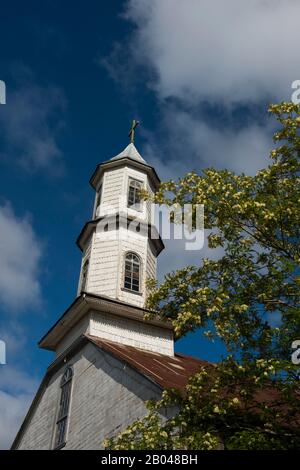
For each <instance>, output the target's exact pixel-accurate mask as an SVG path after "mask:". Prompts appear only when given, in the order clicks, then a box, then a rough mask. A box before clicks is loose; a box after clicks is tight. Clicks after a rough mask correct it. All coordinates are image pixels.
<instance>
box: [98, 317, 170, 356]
mask: <svg viewBox="0 0 300 470" xmlns="http://www.w3.org/2000/svg"><path fill="white" fill-rule="evenodd" d="M90 334H91V335H94V336H98V337H99V338H103V339H107V340H109V341H113V342H115V343H122V344H126V345H128V346H134V347H135V348H139V349H145V350H147V351H153V352H157V353H160V354H166V355H168V356H173V355H174V342H173V332H172V331H170V330H167V329H166V328H159V327H157V326H154V325H149V324H146V323H142V322H138V321H135V320H130V319H128V318H121V317H117V316H116V315H115V316H113V315H111V314H105V313H100V312H93V313H92V317H91V326H90Z"/></svg>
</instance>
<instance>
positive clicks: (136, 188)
mask: <svg viewBox="0 0 300 470" xmlns="http://www.w3.org/2000/svg"><path fill="white" fill-rule="evenodd" d="M141 189H142V183H141V182H140V181H137V180H134V179H130V180H129V187H128V207H133V208H134V209H136V210H138V211H140V210H141V196H140V190H141Z"/></svg>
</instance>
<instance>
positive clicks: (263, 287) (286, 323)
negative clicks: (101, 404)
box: [107, 103, 300, 450]
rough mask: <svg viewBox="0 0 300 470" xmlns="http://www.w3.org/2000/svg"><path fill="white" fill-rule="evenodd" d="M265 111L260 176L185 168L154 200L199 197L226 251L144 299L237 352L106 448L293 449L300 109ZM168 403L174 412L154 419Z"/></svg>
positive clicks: (178, 329) (194, 200) (287, 106)
mask: <svg viewBox="0 0 300 470" xmlns="http://www.w3.org/2000/svg"><path fill="white" fill-rule="evenodd" d="M269 113H270V114H271V115H272V116H274V117H275V118H276V119H277V121H278V123H279V125H280V128H279V129H278V131H277V132H276V133H275V135H274V142H275V143H276V147H275V148H274V149H273V150H272V151H271V153H270V164H269V166H268V167H267V168H265V169H263V170H261V171H258V172H257V174H256V175H255V176H247V175H244V174H241V175H236V174H234V173H232V172H230V171H228V170H216V169H214V168H209V169H206V170H204V171H203V172H202V174H201V175H197V174H196V173H188V174H187V175H186V176H185V177H184V178H182V179H180V180H179V181H178V182H174V181H170V182H166V183H163V184H162V185H161V187H160V190H159V191H158V193H157V194H156V196H155V198H154V201H155V202H157V203H159V204H163V203H165V204H169V205H171V204H177V205H183V204H185V203H189V204H192V207H193V211H194V212H195V211H196V206H197V204H204V208H205V215H204V223H205V228H206V229H207V230H209V231H210V234H209V236H208V244H209V247H210V248H211V249H219V250H220V247H222V249H223V250H224V253H223V256H222V257H221V258H219V259H217V260H212V259H203V260H202V264H201V266H200V267H195V266H187V267H186V268H184V269H181V270H178V271H176V272H173V273H171V274H169V275H167V276H166V278H165V280H164V282H163V283H162V284H161V285H160V286H157V285H156V284H155V283H153V282H152V283H151V282H150V283H149V284H148V289H149V296H148V307H149V308H150V309H152V310H153V311H156V312H157V313H158V314H159V316H160V317H161V318H162V319H163V320H170V321H171V322H172V323H173V326H174V330H175V334H176V336H177V337H180V336H182V335H185V334H186V333H187V332H189V331H192V330H194V329H196V328H203V329H204V330H206V334H207V336H208V337H212V338H213V337H214V336H216V335H217V336H218V337H219V338H221V339H222V340H223V341H224V343H225V344H226V346H227V348H228V351H231V352H232V354H234V355H235V356H236V357H237V358H238V360H237V359H234V356H232V357H231V356H229V357H228V358H227V360H225V361H223V362H221V363H220V364H218V365H217V366H211V367H210V369H209V370H205V369H203V370H201V371H199V373H198V374H196V376H195V377H193V378H191V380H190V381H189V383H188V385H187V387H186V392H185V394H184V395H180V394H179V393H178V392H177V393H176V392H175V391H168V392H165V393H164V395H163V397H162V400H161V401H159V402H158V403H156V404H153V403H152V404H149V415H148V416H147V417H146V418H144V419H142V420H140V421H137V422H136V423H133V425H132V426H130V427H129V428H128V429H127V430H126V431H125V433H123V434H121V435H120V436H119V437H117V438H116V439H113V440H111V441H109V443H108V444H107V445H108V447H109V448H115V449H117V448H122V449H127V448H128V449H130V448H134V449H203V450H205V449H215V448H222V447H225V448H227V449H292V448H297V447H298V448H299V445H300V435H299V418H295V417H297V416H298V417H299V416H300V406H299V401H300V400H299V382H298V377H297V370H296V368H295V366H294V365H293V364H291V361H290V347H291V343H292V341H293V340H295V339H299V338H300V305H299V302H300V281H299V268H300V246H299V240H300V233H299V231H300V209H299V208H300V135H299V130H300V106H299V105H295V104H293V103H281V104H277V105H271V106H270V108H269ZM242 151H243V149H241V152H242ZM193 215H194V214H193ZM193 220H195V217H193ZM273 317H275V318H278V317H279V321H280V328H278V327H277V325H276V326H275V324H276V323H275V322H274V321H272V318H273ZM270 320H271V321H270ZM208 325H209V329H210V331H207V327H208ZM174 406H176V407H177V409H178V413H177V414H176V415H175V416H174V417H173V418H169V419H167V418H166V417H165V418H162V417H161V414H160V413H161V410H163V409H164V408H172V407H174ZM297 420H298V422H297ZM293 423H296V425H294V426H293Z"/></svg>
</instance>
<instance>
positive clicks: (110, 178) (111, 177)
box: [99, 168, 124, 216]
mask: <svg viewBox="0 0 300 470" xmlns="http://www.w3.org/2000/svg"><path fill="white" fill-rule="evenodd" d="M123 186H124V168H116V169H111V170H106V172H105V173H104V176H103V186H102V197H101V206H100V213H99V215H100V216H102V215H104V214H112V213H113V212H118V211H119V207H120V197H121V196H122V194H124V193H123Z"/></svg>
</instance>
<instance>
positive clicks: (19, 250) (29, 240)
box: [0, 204, 42, 313]
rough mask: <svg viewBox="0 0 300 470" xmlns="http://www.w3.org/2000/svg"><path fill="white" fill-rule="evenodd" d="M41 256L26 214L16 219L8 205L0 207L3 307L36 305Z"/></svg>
mask: <svg viewBox="0 0 300 470" xmlns="http://www.w3.org/2000/svg"><path fill="white" fill-rule="evenodd" d="M41 256H42V245H41V242H40V241H39V240H38V238H37V236H36V234H35V233H34V230H33V228H32V226H31V224H30V221H29V220H28V217H23V218H18V217H17V216H16V215H15V214H14V212H13V209H12V207H11V206H10V205H9V204H6V205H5V206H0V301H1V302H2V303H3V304H4V306H5V307H6V308H9V309H12V310H23V309H25V308H26V307H29V306H30V307H36V306H38V305H39V303H40V301H41V287H40V282H39V279H38V274H39V263H40V259H41ZM10 313H11V312H10Z"/></svg>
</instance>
